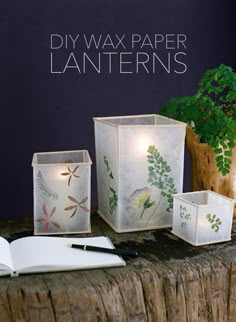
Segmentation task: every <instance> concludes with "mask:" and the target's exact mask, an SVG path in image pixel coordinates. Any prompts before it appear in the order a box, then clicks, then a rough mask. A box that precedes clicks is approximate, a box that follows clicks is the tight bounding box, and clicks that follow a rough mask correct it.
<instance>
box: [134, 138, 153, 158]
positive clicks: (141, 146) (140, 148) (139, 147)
mask: <svg viewBox="0 0 236 322" xmlns="http://www.w3.org/2000/svg"><path fill="white" fill-rule="evenodd" d="M135 141H136V152H137V156H139V157H143V156H144V155H145V156H146V155H147V151H148V147H149V146H150V145H151V139H150V136H148V135H147V134H142V135H140V136H139V137H137V138H136V140H135Z"/></svg>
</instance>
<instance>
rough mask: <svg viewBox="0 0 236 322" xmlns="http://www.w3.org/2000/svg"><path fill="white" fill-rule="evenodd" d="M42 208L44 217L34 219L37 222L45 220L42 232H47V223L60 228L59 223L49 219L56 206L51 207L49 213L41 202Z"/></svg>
mask: <svg viewBox="0 0 236 322" xmlns="http://www.w3.org/2000/svg"><path fill="white" fill-rule="evenodd" d="M42 209H43V213H44V215H45V217H42V218H38V219H36V221H37V222H45V225H44V227H43V232H44V233H46V232H48V226H49V224H52V225H53V226H55V227H56V228H61V227H60V225H59V224H58V223H57V222H56V221H54V220H51V219H50V218H51V217H52V216H53V215H54V214H55V212H56V207H53V208H52V211H51V212H50V214H49V213H48V210H47V207H46V205H45V203H43V206H42Z"/></svg>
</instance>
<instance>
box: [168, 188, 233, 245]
mask: <svg viewBox="0 0 236 322" xmlns="http://www.w3.org/2000/svg"><path fill="white" fill-rule="evenodd" d="M233 207H234V200H233V199H230V198H227V197H224V196H222V195H220V194H218V193H215V192H213V191H208V190H206V191H195V192H187V193H180V194H176V195H174V211H173V227H172V233H173V234H175V235H176V236H178V237H180V238H181V239H183V240H185V241H187V242H188V243H190V244H192V245H194V246H198V245H206V244H213V243H219V242H223V241H228V240H230V239H231V227H232V220H233Z"/></svg>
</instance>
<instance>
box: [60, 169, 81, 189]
mask: <svg viewBox="0 0 236 322" xmlns="http://www.w3.org/2000/svg"><path fill="white" fill-rule="evenodd" d="M78 168H79V165H77V166H76V167H75V168H74V170H71V169H70V167H68V168H67V169H68V172H62V173H61V176H69V179H68V186H69V185H70V182H71V178H72V177H76V178H79V177H80V176H78V175H76V174H75V172H76V171H77V170H78Z"/></svg>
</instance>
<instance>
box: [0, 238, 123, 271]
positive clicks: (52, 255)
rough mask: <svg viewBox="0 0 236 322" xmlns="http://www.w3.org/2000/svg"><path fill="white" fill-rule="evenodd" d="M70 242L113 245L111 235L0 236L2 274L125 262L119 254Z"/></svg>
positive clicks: (102, 265)
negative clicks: (76, 247) (84, 248)
mask: <svg viewBox="0 0 236 322" xmlns="http://www.w3.org/2000/svg"><path fill="white" fill-rule="evenodd" d="M68 243H73V244H86V245H92V246H99V247H106V248H114V246H113V245H112V243H111V241H110V239H109V238H108V237H104V236H102V237H88V238H65V237H42V236H41V237H40V236H32V237H23V238H19V239H17V240H14V241H13V242H11V243H8V241H7V240H6V239H4V238H3V237H0V276H2V275H11V276H17V275H18V274H26V273H39V272H50V271H66V270H77V269H91V268H100V267H111V266H125V261H124V260H123V259H122V258H121V257H120V256H118V255H113V254H105V253H99V252H93V251H84V250H80V249H75V248H71V247H67V244H68Z"/></svg>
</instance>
